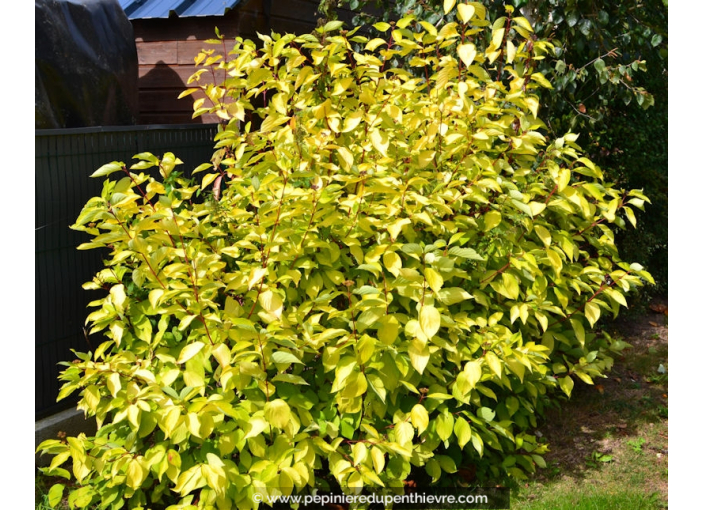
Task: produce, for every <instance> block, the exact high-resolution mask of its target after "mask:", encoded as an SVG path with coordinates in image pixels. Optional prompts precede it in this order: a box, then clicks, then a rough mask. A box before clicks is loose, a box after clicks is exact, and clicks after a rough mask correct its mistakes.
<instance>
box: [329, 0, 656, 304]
mask: <svg viewBox="0 0 704 510" xmlns="http://www.w3.org/2000/svg"><path fill="white" fill-rule="evenodd" d="M461 3H463V0H459V1H458V0H454V1H453V0H448V1H445V0H424V1H422V2H416V1H414V0H401V1H390V0H323V1H322V2H321V13H322V14H323V15H324V16H327V17H331V18H335V16H336V13H335V7H336V6H341V5H345V6H347V7H349V8H351V9H353V10H355V11H358V12H359V14H358V15H357V16H356V18H355V22H356V23H357V24H359V25H369V24H372V23H374V22H377V21H379V20H383V21H389V20H392V19H399V18H402V17H403V16H406V15H408V14H413V15H414V16H416V17H417V18H418V19H422V20H425V21H427V22H428V23H431V24H433V25H436V24H438V23H444V22H446V21H448V20H454V19H456V12H457V11H456V8H455V7H456V6H458V5H460V4H461ZM481 4H482V5H483V6H484V7H485V8H486V10H487V13H488V17H489V19H490V21H492V22H493V21H494V19H495V17H498V16H501V15H502V14H501V13H502V12H503V5H504V4H510V5H513V6H514V7H515V8H517V9H519V10H520V12H521V14H522V15H523V16H525V17H526V18H527V19H529V20H530V21H531V24H532V25H533V28H534V30H535V34H536V36H537V37H539V38H540V39H545V40H548V41H550V42H551V43H553V44H554V51H553V52H551V53H549V54H548V55H546V58H545V59H543V60H542V61H541V63H540V65H539V67H538V70H539V71H540V72H541V73H542V74H543V75H544V76H545V77H546V78H547V79H548V80H549V81H550V83H551V84H552V86H553V88H552V89H550V90H549V93H547V94H546V93H539V96H540V100H541V112H542V113H541V117H542V118H543V119H545V121H546V126H547V131H548V132H549V133H550V135H551V136H553V137H557V136H560V135H561V134H562V133H565V132H567V131H572V132H576V133H580V134H581V136H582V140H583V141H584V142H585V146H586V147H588V149H587V153H588V155H589V157H590V158H591V159H592V160H594V161H595V162H596V163H597V164H599V165H600V166H601V167H602V168H604V172H605V175H606V179H607V180H610V181H614V182H617V183H618V184H619V185H621V186H624V187H632V188H639V189H643V190H644V192H645V193H646V194H647V195H648V196H649V197H650V198H651V200H652V202H653V206H652V208H651V209H650V210H649V214H648V215H647V216H641V217H639V218H638V220H639V224H638V227H637V228H636V229H633V230H627V231H624V230H621V229H618V230H617V236H618V238H619V243H620V245H621V246H623V247H624V250H625V252H624V253H625V254H627V256H628V257H631V258H634V259H637V260H640V261H641V262H642V263H643V264H644V265H645V266H646V267H648V268H649V270H650V271H651V272H652V273H653V275H654V276H655V280H656V286H655V287H650V289H649V290H648V292H646V293H645V295H646V296H647V295H648V294H649V293H651V292H664V291H666V290H667V209H668V203H667V48H668V36H667V0H647V1H644V0H626V1H623V2H610V1H606V0H599V1H585V0H569V1H567V0H549V1H544V2H538V1H529V0H512V1H510V2H506V1H503V0H484V1H483V2H481ZM470 5H471V3H470ZM368 7H376V10H370V9H368ZM370 12H373V14H370ZM483 42H484V44H487V43H488V41H483ZM480 44H481V42H480ZM397 65H403V62H402V60H401V59H399V61H397Z"/></svg>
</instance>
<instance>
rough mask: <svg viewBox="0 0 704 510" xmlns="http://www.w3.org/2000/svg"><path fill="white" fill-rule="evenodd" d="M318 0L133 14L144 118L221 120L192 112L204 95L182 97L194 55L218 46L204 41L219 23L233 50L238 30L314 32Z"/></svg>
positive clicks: (254, 1) (267, 0)
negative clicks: (156, 15)
mask: <svg viewBox="0 0 704 510" xmlns="http://www.w3.org/2000/svg"><path fill="white" fill-rule="evenodd" d="M318 4H319V0H286V1H282V0H249V1H247V2H245V3H244V5H240V6H238V7H236V8H235V9H234V10H232V11H229V12H227V13H226V14H225V15H224V16H210V17H193V18H178V17H175V16H172V17H171V18H169V19H141V20H140V19H138V20H132V26H133V27H134V33H135V39H136V43H137V55H138V58H139V110H140V118H139V123H140V124H187V123H211V122H217V121H218V119H217V117H215V116H214V115H210V116H202V117H198V118H197V119H192V118H191V117H192V114H193V101H194V99H195V98H197V97H199V96H198V95H195V94H194V95H193V96H188V97H186V98H183V99H177V98H178V95H179V94H180V93H181V92H182V91H183V90H184V89H185V88H187V80H188V77H189V76H191V75H192V74H193V73H194V72H195V70H196V68H195V65H194V60H193V59H194V57H195V56H196V55H197V54H198V52H199V51H200V50H201V49H203V48H211V47H212V46H210V45H207V44H205V43H204V41H205V40H206V39H213V38H215V27H216V26H217V27H218V29H219V30H220V33H221V34H223V35H224V36H225V48H226V49H227V51H229V50H231V49H232V47H233V43H234V39H235V38H236V37H238V36H239V37H243V38H245V39H252V40H254V41H258V39H257V32H259V33H264V34H268V33H271V32H272V31H274V32H277V33H280V34H284V33H295V34H302V33H306V32H310V31H311V30H313V29H314V28H315V26H316V23H317V18H318V12H317V7H318ZM351 18H352V13H351V12H349V11H341V12H340V19H342V20H343V21H346V22H347V23H348V24H349V22H350V20H351ZM201 97H202V96H201Z"/></svg>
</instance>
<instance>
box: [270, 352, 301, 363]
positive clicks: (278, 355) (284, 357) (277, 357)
mask: <svg viewBox="0 0 704 510" xmlns="http://www.w3.org/2000/svg"><path fill="white" fill-rule="evenodd" d="M271 360H272V361H273V362H274V363H282V364H283V363H300V364H301V365H302V364H303V362H302V361H301V360H300V359H298V358H297V357H296V356H294V355H293V354H291V353H290V352H286V351H276V352H274V353H272V354H271Z"/></svg>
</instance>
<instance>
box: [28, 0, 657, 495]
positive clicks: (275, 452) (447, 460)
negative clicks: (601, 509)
mask: <svg viewBox="0 0 704 510" xmlns="http://www.w3.org/2000/svg"><path fill="white" fill-rule="evenodd" d="M467 5H469V7H465V8H461V9H460V11H459V12H458V15H457V21H456V22H450V23H447V24H443V25H441V26H439V27H436V26H434V25H432V24H430V23H428V22H426V21H425V20H416V19H414V17H413V16H407V17H404V18H402V19H401V20H399V21H397V22H393V23H391V22H389V23H384V22H382V23H378V24H376V25H375V30H376V31H377V34H378V37H377V36H372V37H366V36H361V35H359V34H357V33H355V32H356V31H354V30H353V31H351V32H344V31H340V29H341V23H339V22H337V21H330V22H328V23H327V24H325V25H324V26H322V27H320V28H319V29H318V30H317V31H316V33H315V34H309V35H303V36H295V35H283V36H282V35H278V34H273V35H272V36H261V40H262V43H263V44H262V47H261V48H257V46H256V45H255V44H254V43H253V42H251V41H242V40H239V41H238V43H237V44H236V45H235V47H234V49H233V50H232V51H231V52H230V53H229V54H228V55H222V54H218V53H216V52H215V50H205V51H203V52H202V53H200V54H199V55H198V56H197V57H196V62H197V64H198V65H200V66H202V68H201V69H200V70H199V71H197V72H196V74H195V75H194V76H193V77H192V78H191V80H190V84H191V85H192V87H191V88H190V89H189V90H187V91H186V92H185V94H189V93H191V92H195V91H204V92H205V95H206V98H205V99H204V100H202V101H201V100H198V101H197V102H196V104H195V108H196V112H195V114H196V115H200V114H203V113H206V112H208V113H215V114H217V115H218V116H220V117H221V118H222V119H223V129H222V130H221V131H220V132H219V134H218V135H217V139H216V152H215V154H214V157H213V160H212V161H211V162H210V163H204V164H203V165H200V166H199V167H198V168H196V169H195V170H194V172H193V173H194V174H196V176H197V177H196V178H193V179H191V178H186V177H184V176H183V175H181V174H180V173H179V172H178V171H177V170H176V168H177V165H178V163H180V162H179V160H178V159H177V158H176V156H175V155H174V154H172V153H167V154H165V155H164V156H163V157H162V158H157V157H156V156H154V155H152V154H148V153H143V154H138V155H137V156H135V158H136V159H137V160H138V161H137V162H136V163H134V164H133V165H131V166H130V168H129V169H128V168H127V166H126V165H125V164H124V163H122V162H113V163H109V164H107V165H105V166H103V167H101V168H100V169H98V170H97V171H96V172H95V173H94V174H93V176H94V177H108V179H106V180H105V184H104V187H103V192H102V194H101V196H99V197H95V198H93V199H91V200H90V201H89V202H88V203H87V204H86V206H85V207H84V209H83V211H82V212H81V214H80V216H79V218H78V219H77V221H76V224H75V225H74V228H75V229H77V230H81V231H84V232H86V233H87V234H89V235H90V236H91V240H90V241H89V242H87V243H85V244H83V245H81V246H80V247H79V248H80V249H106V248H107V249H108V250H109V255H108V256H107V259H106V260H105V269H104V270H102V271H101V272H99V273H98V274H97V275H96V277H95V278H94V280H93V281H92V282H89V283H88V284H86V287H87V288H91V289H101V288H102V289H104V290H105V292H106V294H105V297H103V298H102V299H99V300H97V301H96V302H94V303H93V306H94V307H95V308H96V309H95V311H93V312H92V313H91V314H90V315H89V317H88V321H89V322H90V323H91V328H92V329H91V331H92V332H103V333H104V334H105V336H106V340H105V342H104V343H102V344H101V345H100V346H99V347H98V348H97V349H96V351H95V352H94V353H91V354H78V357H79V359H78V360H76V361H75V362H74V363H71V364H68V366H67V369H66V370H65V371H64V372H63V374H62V376H61V377H62V379H63V380H64V381H65V384H64V386H63V388H62V390H61V395H60V397H65V396H66V395H68V394H70V393H72V392H75V391H80V392H81V400H80V402H79V408H80V409H83V410H84V411H85V412H86V413H87V414H88V415H90V416H95V417H96V418H97V421H98V425H99V428H98V432H97V433H96V435H95V437H85V436H83V435H80V436H78V437H69V438H66V439H65V440H49V441H46V442H44V443H43V444H42V445H40V447H39V449H40V450H42V451H44V452H47V453H52V454H55V455H56V457H55V458H54V460H53V461H52V464H51V467H50V468H48V469H47V470H46V472H47V473H49V474H53V475H59V476H66V477H67V478H68V477H70V476H71V474H73V476H74V477H75V478H76V480H77V482H78V484H79V488H77V489H75V490H73V491H72V492H71V494H70V496H69V502H71V504H72V505H73V506H75V507H80V508H82V507H86V506H88V505H93V504H95V505H98V506H99V507H100V508H110V509H118V508H122V507H124V506H127V507H129V508H141V507H147V506H148V507H153V508H164V507H167V506H169V505H172V506H169V508H173V509H175V508H184V509H186V508H189V509H190V508H204V509H205V508H218V509H229V508H252V507H256V506H258V504H257V503H256V501H255V500H254V499H253V495H254V493H255V492H259V493H262V494H268V495H271V496H275V495H279V494H289V493H292V492H298V491H306V490H309V489H310V488H311V487H320V488H325V487H338V486H339V487H341V488H342V489H343V490H345V491H349V492H352V491H359V490H374V489H380V488H385V489H386V490H391V491H396V492H400V491H403V481H404V480H405V479H406V478H407V477H408V476H409V474H410V473H411V472H412V470H413V469H420V470H424V471H425V473H427V475H428V476H429V477H430V479H431V480H432V481H434V482H438V481H439V480H440V479H441V477H443V473H446V474H450V473H455V472H456V471H457V470H458V469H459V468H462V467H466V466H476V467H477V470H478V475H479V476H480V477H488V476H492V477H498V476H503V475H509V476H513V477H518V478H521V477H524V476H525V474H526V473H529V472H532V471H534V470H535V468H536V466H543V465H544V461H543V459H542V457H541V454H542V453H544V452H545V451H546V448H547V445H545V444H544V443H541V442H540V441H539V440H538V438H537V437H536V436H535V434H534V433H533V429H534V428H535V427H536V425H537V421H536V417H537V416H540V414H541V412H542V411H543V409H544V407H545V405H546V404H547V403H549V402H550V400H551V399H554V398H556V395H557V394H560V393H562V394H566V395H570V393H571V391H572V388H573V385H574V380H575V379H577V378H578V379H581V380H583V381H585V382H587V383H591V382H592V381H593V378H595V377H601V376H603V374H604V373H605V372H606V371H607V370H608V369H609V368H610V366H611V364H612V355H613V353H614V352H616V353H617V352H619V351H620V350H622V349H623V348H624V347H625V344H624V343H623V342H620V341H612V340H611V338H610V337H609V336H608V335H604V334H602V335H597V334H596V333H595V332H594V331H592V328H593V326H594V325H595V323H596V322H597V321H598V320H599V319H600V317H601V315H602V314H613V315H615V314H617V313H618V312H619V310H620V308H621V307H622V306H624V305H625V304H626V298H625V296H626V294H628V293H629V292H631V291H632V290H634V289H635V288H637V287H639V286H641V285H642V284H643V282H644V281H646V280H647V281H650V280H651V278H650V275H649V274H648V273H647V272H646V271H644V270H643V268H642V267H641V266H640V265H639V264H637V263H632V264H631V263H627V262H624V261H622V260H621V259H620V258H619V255H618V251H617V248H616V245H615V243H614V231H613V230H612V228H611V225H615V226H618V227H619V228H625V227H626V225H627V224H628V223H631V224H633V223H635V217H634V209H639V208H642V207H643V205H644V203H645V202H646V201H647V198H646V197H645V196H644V195H643V194H642V193H641V192H640V191H638V190H626V189H620V188H617V187H614V186H613V185H612V184H610V183H609V182H606V181H604V178H603V173H602V171H601V169H600V168H599V167H598V166H597V165H595V164H594V163H593V162H592V161H591V160H590V159H588V158H587V157H585V156H583V155H582V152H581V149H580V147H579V146H578V145H577V135H575V134H572V133H567V134H565V135H564V136H562V137H558V138H556V139H553V140H548V139H546V137H545V135H544V134H543V133H544V132H545V128H546V126H545V124H544V123H543V121H541V120H540V118H539V116H538V113H539V110H540V101H539V95H538V93H539V91H540V90H541V89H550V87H551V85H550V83H549V81H548V80H547V79H546V78H545V76H544V75H543V74H541V73H540V71H539V70H538V69H539V66H540V65H541V62H542V61H543V60H544V59H545V58H546V55H547V54H548V53H549V52H550V51H551V50H552V43H550V42H549V41H545V40H540V39H537V38H535V37H534V35H533V30H532V28H531V25H530V23H529V22H528V20H527V19H526V18H525V17H522V16H519V15H518V13H517V12H515V11H514V10H513V9H510V8H509V9H507V11H506V15H505V16H502V17H498V18H496V19H495V20H493V21H490V20H489V19H488V12H487V11H486V9H485V8H484V7H483V6H482V5H481V4H478V3H473V4H467ZM214 42H216V43H218V42H219V41H217V40H215V41H214ZM397 58H403V59H405V60H407V62H408V65H409V66H410V67H412V68H413V69H414V70H415V71H417V72H411V71H408V70H405V69H402V68H398V67H394V66H393V62H394V60H395V59H397ZM211 69H221V70H224V71H225V72H226V76H227V77H226V79H225V80H224V81H223V82H221V83H209V82H207V81H206V78H207V77H209V76H212V74H211V73H210V72H209V71H210V70H211ZM206 101H209V103H208V104H207V105H206ZM254 126H256V127H254ZM152 170H158V174H157V173H156V172H153V173H152ZM199 174H202V177H201V176H200V175H199ZM114 177H117V179H114ZM195 179H198V180H195ZM69 461H70V462H72V465H71V466H69V467H68V469H67V468H66V467H64V463H66V462H69ZM69 469H70V470H71V471H69ZM61 490H62V489H55V490H54V495H56V494H60V492H61Z"/></svg>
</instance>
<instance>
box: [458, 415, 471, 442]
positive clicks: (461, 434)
mask: <svg viewBox="0 0 704 510" xmlns="http://www.w3.org/2000/svg"><path fill="white" fill-rule="evenodd" d="M454 432H455V436H457V444H458V445H459V447H460V448H464V445H466V444H467V443H468V442H469V441H470V439H472V429H471V427H470V426H469V423H467V420H465V419H464V418H462V417H461V416H458V417H457V419H456V420H455V427H454Z"/></svg>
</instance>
